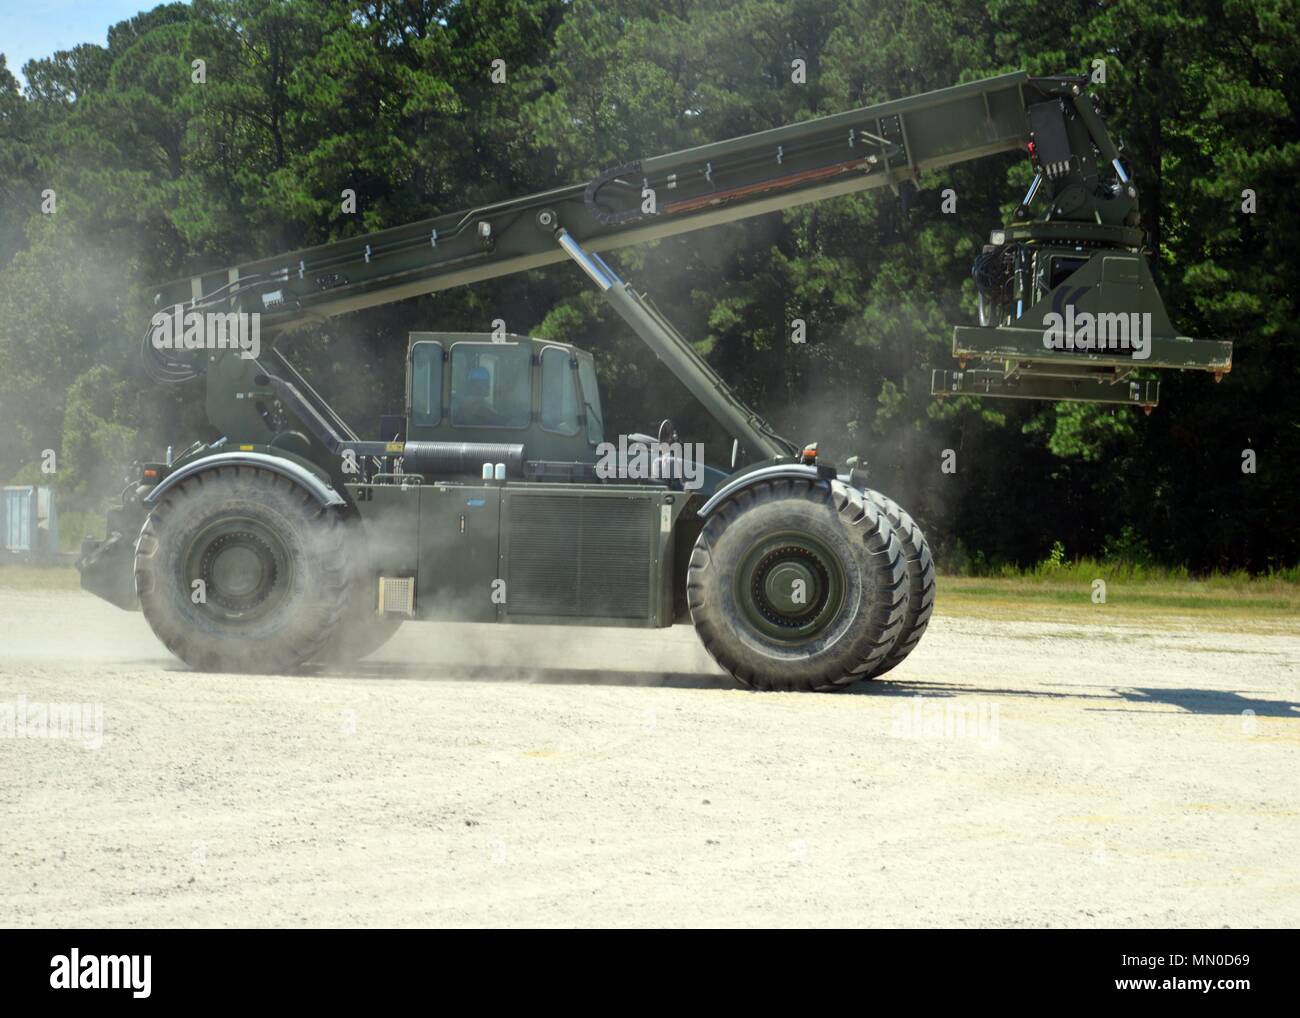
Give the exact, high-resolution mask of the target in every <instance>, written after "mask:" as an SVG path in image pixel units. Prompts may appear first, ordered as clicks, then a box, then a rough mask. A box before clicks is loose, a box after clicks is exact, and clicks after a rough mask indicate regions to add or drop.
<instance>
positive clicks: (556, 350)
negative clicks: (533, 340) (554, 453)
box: [542, 346, 578, 435]
mask: <svg viewBox="0 0 1300 1018" xmlns="http://www.w3.org/2000/svg"><path fill="white" fill-rule="evenodd" d="M542 429H543V430H544V431H556V432H559V433H560V434H561V435H576V434H577V433H578V390H577V386H576V385H574V382H573V358H572V356H571V355H570V354H569V351H568V350H564V349H562V348H560V347H558V346H548V347H547V348H546V349H545V350H543V351H542Z"/></svg>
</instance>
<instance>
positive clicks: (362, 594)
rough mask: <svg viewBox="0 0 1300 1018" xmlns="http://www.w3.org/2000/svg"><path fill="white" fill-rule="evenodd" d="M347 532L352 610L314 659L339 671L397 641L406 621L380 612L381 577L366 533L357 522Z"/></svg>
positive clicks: (348, 607) (346, 614)
mask: <svg viewBox="0 0 1300 1018" xmlns="http://www.w3.org/2000/svg"><path fill="white" fill-rule="evenodd" d="M345 531H346V533H347V543H348V546H349V547H350V548H351V549H352V550H353V553H354V554H353V575H352V578H351V580H350V581H349V582H350V586H351V590H350V593H349V596H348V606H347V609H346V611H344V613H343V617H342V618H341V619H340V620H339V625H338V627H337V628H336V629H335V630H334V633H333V635H332V636H330V638H329V639H328V640H326V641H325V645H324V646H323V647H321V649H320V650H318V651H317V652H316V653H315V654H314V655H313V656H312V660H313V661H314V662H316V663H318V664H322V665H326V666H329V667H335V668H338V667H346V666H347V665H352V664H356V663H357V662H358V661H360V660H361V659H362V658H365V657H369V656H370V655H371V654H373V653H374V652H375V651H377V650H378V649H379V648H380V647H382V646H383V645H384V644H386V643H387V642H388V641H389V640H391V639H392V638H393V636H394V634H396V632H397V630H398V627H400V626H401V624H402V619H403V616H401V615H388V614H385V615H380V614H378V613H377V612H376V610H375V608H376V604H377V602H378V599H379V597H378V593H379V592H378V576H377V574H376V573H375V572H374V571H373V570H372V569H371V568H370V555H369V553H368V551H367V548H366V543H365V532H364V530H363V528H362V526H361V524H360V523H359V522H356V521H354V522H352V523H351V524H349V525H348V526H347V527H346V528H345Z"/></svg>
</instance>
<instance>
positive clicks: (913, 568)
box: [866, 489, 935, 679]
mask: <svg viewBox="0 0 1300 1018" xmlns="http://www.w3.org/2000/svg"><path fill="white" fill-rule="evenodd" d="M866 496H867V498H868V499H870V500H871V501H872V502H873V503H874V504H875V506H876V508H878V509H879V510H880V511H881V512H882V513H884V514H885V518H886V519H888V520H889V522H890V524H891V525H892V526H893V528H894V533H896V534H897V535H898V540H899V543H900V544H901V545H902V546H903V558H904V559H905V560H906V562H907V608H906V610H905V611H904V612H903V626H902V628H901V629H900V630H899V631H898V639H897V640H895V641H894V645H893V646H892V647H891V648H890V649H889V653H888V654H886V655H885V658H884V660H883V661H881V662H880V664H879V665H878V666H877V667H876V669H875V671H873V672H872V673H871V675H870V676H869V678H873V679H874V678H875V677H876V676H878V675H884V674H885V672H887V671H889V670H890V669H891V668H894V667H896V666H897V665H898V664H899V663H901V662H902V660H903V658H905V657H907V655H908V654H910V653H912V651H913V650H914V649H915V647H916V645H917V644H918V643H920V642H921V637H922V636H924V635H925V627H926V626H928V625H929V624H930V615H931V613H932V612H933V611H934V591H935V579H934V559H933V558H932V557H931V556H930V544H929V542H928V541H926V539H925V534H923V533H922V532H921V528H920V527H918V526H917V525H916V521H915V520H914V519H912V517H911V516H909V515H908V513H907V511H906V510H905V509H903V507H902V506H900V505H899V504H898V503H897V502H895V501H894V500H893V499H892V498H890V497H889V496H888V495H882V494H881V493H880V492H878V491H872V490H870V489H868V490H867V491H866Z"/></svg>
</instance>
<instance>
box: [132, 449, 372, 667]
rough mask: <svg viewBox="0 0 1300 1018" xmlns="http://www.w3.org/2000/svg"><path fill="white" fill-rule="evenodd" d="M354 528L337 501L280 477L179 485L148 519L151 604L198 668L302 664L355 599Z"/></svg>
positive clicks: (250, 474)
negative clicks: (349, 531)
mask: <svg viewBox="0 0 1300 1018" xmlns="http://www.w3.org/2000/svg"><path fill="white" fill-rule="evenodd" d="M344 536H345V528H344V526H343V520H342V518H341V516H340V515H339V513H338V512H337V511H336V510H332V509H326V508H322V507H321V506H320V505H319V504H318V503H317V502H316V500H315V499H314V498H313V497H312V496H311V495H310V494H309V493H308V492H306V491H304V490H303V489H302V488H300V487H299V486H298V485H296V484H294V483H293V482H292V481H290V480H288V479H287V478H285V477H282V476H280V475H279V474H276V473H272V472H271V471H268V470H262V469H258V468H255V467H233V466H224V467H218V468H215V469H213V470H210V471H205V472H204V473H201V474H198V475H196V476H194V477H191V478H188V479H187V480H185V481H182V482H181V483H180V484H178V485H177V486H176V487H175V488H173V489H171V490H170V491H168V492H167V493H166V494H165V495H164V496H163V497H162V499H161V500H160V501H159V503H158V504H157V505H156V506H155V507H154V508H153V511H152V512H151V513H150V515H149V518H148V520H146V521H145V525H144V529H143V530H142V531H141V532H140V538H139V540H138V541H137V542H136V554H135V584H136V591H137V592H138V593H139V595H140V606H141V608H142V609H143V610H144V616H145V618H146V619H147V620H148V622H149V625H150V626H151V627H152V628H153V631H154V633H155V634H156V635H157V636H158V638H159V639H160V640H161V641H162V642H163V643H164V644H165V645H166V647H167V649H168V650H170V651H171V652H172V653H173V654H175V655H176V656H177V657H179V658H180V659H181V660H182V661H184V662H185V663H186V664H188V665H190V666H191V667H193V668H198V669H202V670H205V671H237V672H287V671H294V670H296V669H298V668H299V666H301V665H302V664H303V663H304V662H306V661H309V660H310V659H311V658H312V657H313V656H314V655H315V654H316V653H318V652H319V651H320V649H321V647H322V646H324V644H325V643H326V641H328V640H329V639H330V638H331V636H332V635H333V634H334V633H335V631H336V629H337V627H338V625H339V621H340V619H341V618H342V616H343V614H344V612H345V610H346V608H347V606H348V601H349V597H350V594H351V589H352V588H351V586H350V584H349V583H348V579H349V576H350V574H351V572H352V568H353V567H352V558H351V549H350V548H349V547H348V545H347V543H346V541H345V540H344ZM196 581H197V582H196Z"/></svg>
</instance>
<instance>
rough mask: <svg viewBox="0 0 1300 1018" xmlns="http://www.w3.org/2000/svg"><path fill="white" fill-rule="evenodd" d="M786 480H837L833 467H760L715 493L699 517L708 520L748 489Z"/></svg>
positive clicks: (732, 480)
mask: <svg viewBox="0 0 1300 1018" xmlns="http://www.w3.org/2000/svg"><path fill="white" fill-rule="evenodd" d="M784 478H790V479H796V478H797V479H799V480H805V481H814V482H816V481H827V482H829V481H832V480H834V479H835V469H834V468H833V467H818V466H814V465H812V464H809V463H775V464H773V465H771V466H767V467H759V468H758V469H757V470H751V471H749V472H748V473H744V474H739V475H737V476H735V477H733V478H731V480H729V481H728V482H727V483H726V484H724V485H722V487H720V488H719V489H718V490H717V491H715V492H714V493H713V495H712V496H711V497H710V498H709V500H708V501H707V502H705V503H704V505H702V506H701V507H700V511H699V517H700V519H702V520H707V519H708V518H709V517H710V516H712V515H713V512H714V510H716V509H717V508H718V506H720V505H722V503H723V502H725V501H726V500H727V499H729V498H731V496H732V495H735V494H736V493H737V492H740V491H744V490H745V489H746V488H750V487H753V486H754V485H755V484H761V483H762V482H764V481H775V480H781V479H784Z"/></svg>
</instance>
